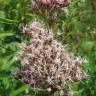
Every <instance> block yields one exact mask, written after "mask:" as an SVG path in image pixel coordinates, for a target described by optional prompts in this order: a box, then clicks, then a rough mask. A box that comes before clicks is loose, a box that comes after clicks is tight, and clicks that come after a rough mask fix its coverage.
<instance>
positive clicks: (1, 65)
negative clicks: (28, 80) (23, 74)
mask: <svg viewBox="0 0 96 96" xmlns="http://www.w3.org/2000/svg"><path fill="white" fill-rule="evenodd" d="M71 1H72V2H71V3H70V5H69V8H68V11H67V13H66V14H65V12H62V14H60V20H59V22H58V23H57V26H58V27H59V28H60V30H61V32H62V34H61V35H60V36H58V40H59V41H60V42H62V43H63V44H68V47H69V51H72V52H74V53H75V54H76V55H78V54H79V55H81V56H82V57H86V59H87V60H88V63H87V64H86V65H85V66H84V70H85V71H86V72H87V73H88V75H89V76H88V79H87V80H85V81H82V82H80V84H75V83H74V84H72V86H71V87H73V90H74V96H95V95H96V87H95V86H96V11H95V10H96V0H71ZM30 2H31V1H30V0H0V96H34V95H35V96H47V95H48V94H47V93H46V92H38V91H37V92H34V91H33V90H32V88H31V87H30V86H29V85H25V84H22V83H21V82H20V81H17V80H16V79H14V78H13V76H14V74H15V70H17V67H18V66H19V62H14V61H15V60H14V58H13V57H14V55H16V53H17V52H18V50H19V49H18V47H17V45H18V44H19V43H20V42H25V41H26V38H25V37H24V36H22V33H21V30H22V27H23V26H24V25H25V24H27V23H30V22H31V21H33V19H35V18H36V17H35V16H34V14H33V13H32V12H31V10H30V9H31V6H29V5H30ZM77 53H78V54H77ZM46 94H47V95H46ZM49 96H51V95H50V94H49ZM52 96H58V92H56V93H55V94H53V95H52Z"/></svg>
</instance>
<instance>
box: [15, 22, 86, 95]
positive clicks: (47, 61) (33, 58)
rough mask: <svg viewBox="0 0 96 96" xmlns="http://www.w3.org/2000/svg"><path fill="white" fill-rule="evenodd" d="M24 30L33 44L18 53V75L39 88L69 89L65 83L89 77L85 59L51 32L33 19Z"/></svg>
mask: <svg viewBox="0 0 96 96" xmlns="http://www.w3.org/2000/svg"><path fill="white" fill-rule="evenodd" d="M23 33H24V34H26V36H30V37H31V42H30V44H22V45H21V51H20V52H19V54H18V60H20V62H21V68H20V70H19V71H18V72H17V75H16V78H17V79H19V80H21V81H23V82H25V83H28V84H30V85H32V86H34V87H36V88H44V89H46V90H48V91H50V92H51V91H52V90H54V89H57V90H60V92H61V93H62V91H63V92H65V90H64V89H65V85H69V84H70V82H79V81H81V80H82V79H85V78H86V74H85V73H84V72H83V70H82V64H83V63H84V60H83V59H82V58H80V57H75V56H72V55H71V54H70V53H69V52H67V50H66V48H65V46H63V45H62V44H61V43H59V42H57V40H55V39H54V35H53V33H52V32H51V31H48V30H45V29H44V28H43V27H42V26H41V24H40V23H38V22H33V23H32V24H31V25H30V26H29V27H28V26H27V27H25V28H24V30H23Z"/></svg>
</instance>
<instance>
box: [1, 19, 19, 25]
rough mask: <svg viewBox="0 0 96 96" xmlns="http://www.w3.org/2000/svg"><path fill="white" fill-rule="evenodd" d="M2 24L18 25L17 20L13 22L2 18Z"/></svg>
mask: <svg viewBox="0 0 96 96" xmlns="http://www.w3.org/2000/svg"><path fill="white" fill-rule="evenodd" d="M0 23H7V24H14V23H18V21H17V20H11V19H4V18H1V17H0Z"/></svg>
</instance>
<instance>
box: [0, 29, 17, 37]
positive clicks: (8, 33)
mask: <svg viewBox="0 0 96 96" xmlns="http://www.w3.org/2000/svg"><path fill="white" fill-rule="evenodd" d="M13 35H15V34H14V32H10V31H0V38H4V37H7V36H13Z"/></svg>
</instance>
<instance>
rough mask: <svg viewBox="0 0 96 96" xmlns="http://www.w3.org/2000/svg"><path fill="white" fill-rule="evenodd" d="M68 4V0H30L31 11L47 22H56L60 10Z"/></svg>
mask: <svg viewBox="0 0 96 96" xmlns="http://www.w3.org/2000/svg"><path fill="white" fill-rule="evenodd" d="M68 5H69V0H32V10H33V12H34V13H35V14H36V15H38V16H41V17H42V18H43V19H44V20H45V21H47V22H48V23H49V22H51V23H52V22H56V20H57V17H58V16H59V14H60V12H62V10H63V9H66V8H65V7H67V6H68ZM50 20H53V21H50Z"/></svg>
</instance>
